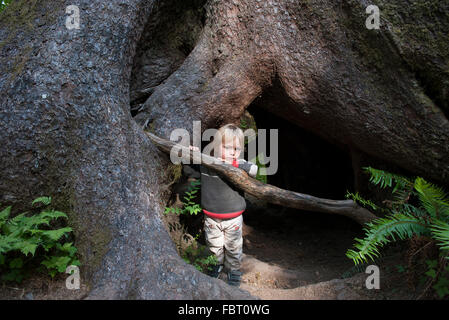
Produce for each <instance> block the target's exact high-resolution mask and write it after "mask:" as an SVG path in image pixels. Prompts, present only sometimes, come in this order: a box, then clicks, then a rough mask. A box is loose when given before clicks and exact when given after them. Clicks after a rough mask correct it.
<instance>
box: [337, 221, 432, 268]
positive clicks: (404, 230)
mask: <svg viewBox="0 0 449 320" xmlns="http://www.w3.org/2000/svg"><path fill="white" fill-rule="evenodd" d="M363 230H364V231H365V232H366V234H365V238H364V239H358V238H355V241H356V242H357V243H356V244H355V245H354V246H355V247H356V249H357V250H358V251H355V250H352V249H349V250H348V251H347V253H346V256H347V257H348V258H350V259H352V260H353V261H354V264H358V263H360V262H368V260H369V259H371V260H374V258H375V257H379V255H380V252H379V248H381V247H383V246H384V245H385V244H387V243H389V242H390V241H396V240H397V238H399V239H401V240H404V239H408V238H410V237H412V236H413V235H414V234H428V233H429V230H428V228H427V226H426V224H425V223H423V222H422V221H420V220H419V219H417V218H416V217H414V216H412V215H408V214H402V213H397V214H391V215H388V216H387V217H385V218H379V219H375V220H374V221H372V222H369V223H367V224H366V227H365V228H364V229H363Z"/></svg>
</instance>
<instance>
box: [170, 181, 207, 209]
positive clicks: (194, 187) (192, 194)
mask: <svg viewBox="0 0 449 320" xmlns="http://www.w3.org/2000/svg"><path fill="white" fill-rule="evenodd" d="M200 185H201V182H200V181H192V182H191V183H190V187H189V190H188V191H187V192H186V193H185V194H186V196H184V200H185V201H182V204H183V206H182V208H176V207H175V208H172V207H165V212H164V214H168V213H174V214H176V215H181V214H187V213H188V214H190V215H197V214H198V212H201V210H202V209H201V206H200V205H199V204H197V203H195V202H194V201H193V200H194V199H195V198H196V193H197V192H198V190H199V188H200Z"/></svg>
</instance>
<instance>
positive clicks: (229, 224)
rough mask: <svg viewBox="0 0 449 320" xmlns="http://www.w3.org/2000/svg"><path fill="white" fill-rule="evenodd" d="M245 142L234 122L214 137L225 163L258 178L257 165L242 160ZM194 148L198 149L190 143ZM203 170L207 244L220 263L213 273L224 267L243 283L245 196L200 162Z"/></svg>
mask: <svg viewBox="0 0 449 320" xmlns="http://www.w3.org/2000/svg"><path fill="white" fill-rule="evenodd" d="M244 141H245V137H244V134H243V131H242V130H241V129H240V128H239V127H237V126H235V125H233V124H227V125H225V126H223V127H221V128H220V129H218V131H217V133H216V134H215V136H214V140H213V142H212V145H213V152H214V154H213V156H214V157H215V158H218V159H220V160H222V161H223V163H225V164H229V165H232V166H234V167H237V168H241V169H243V170H245V171H246V172H248V174H249V175H250V176H252V177H256V175H257V169H258V167H257V165H255V164H254V163H252V162H250V161H245V160H244V159H239V156H240V154H241V151H242V150H243V147H244ZM190 149H197V148H196V147H193V146H190ZM200 172H201V207H202V208H203V212H204V214H205V216H204V231H205V234H206V243H207V246H208V247H209V249H210V251H211V252H212V253H213V254H215V256H216V257H217V260H218V264H217V265H216V266H215V267H214V268H213V270H212V272H211V273H210V274H209V275H210V276H212V277H215V278H218V276H219V274H220V272H221V270H222V269H223V267H224V269H225V270H227V272H228V277H227V278H228V283H229V284H230V285H235V286H239V285H240V280H241V276H242V272H241V271H240V265H241V260H242V245H243V238H242V224H243V217H242V213H243V211H244V210H245V209H246V202H245V198H243V197H242V195H241V194H240V192H239V190H237V189H234V188H233V187H232V186H231V185H229V184H228V182H227V181H224V180H222V179H221V178H220V177H219V176H218V175H217V174H216V172H215V171H214V170H212V169H209V168H207V167H205V166H202V165H200Z"/></svg>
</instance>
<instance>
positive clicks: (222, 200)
mask: <svg viewBox="0 0 449 320" xmlns="http://www.w3.org/2000/svg"><path fill="white" fill-rule="evenodd" d="M232 165H233V166H234V167H238V168H240V169H243V170H245V171H246V172H247V173H248V174H249V175H250V176H251V177H256V175H257V170H258V167H257V165H256V164H254V163H252V162H250V161H246V160H244V159H238V162H234V163H233V164H232ZM192 166H193V168H199V171H200V172H199V173H198V172H195V171H194V170H192V169H191V168H189V169H187V170H185V172H186V174H187V175H188V176H191V177H194V178H201V207H202V208H203V212H204V213H205V214H206V215H208V216H210V217H212V218H218V219H230V218H235V217H238V216H239V215H241V214H242V213H243V211H244V210H245V209H246V201H245V198H244V197H243V196H242V195H241V191H240V190H238V189H237V188H235V187H234V186H233V185H232V184H230V183H229V182H228V181H224V180H223V179H221V178H220V176H218V174H217V172H216V171H215V170H213V169H209V168H207V167H206V166H202V165H192Z"/></svg>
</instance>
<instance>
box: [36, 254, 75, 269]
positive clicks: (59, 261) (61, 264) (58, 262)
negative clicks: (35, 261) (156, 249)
mask: <svg viewBox="0 0 449 320" xmlns="http://www.w3.org/2000/svg"><path fill="white" fill-rule="evenodd" d="M70 260H71V258H70V257H67V256H61V257H51V258H50V259H46V260H44V261H42V262H41V264H43V265H44V266H46V267H47V269H50V270H51V269H56V270H57V271H58V272H65V270H66V269H67V265H68V263H69V262H70Z"/></svg>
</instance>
